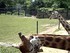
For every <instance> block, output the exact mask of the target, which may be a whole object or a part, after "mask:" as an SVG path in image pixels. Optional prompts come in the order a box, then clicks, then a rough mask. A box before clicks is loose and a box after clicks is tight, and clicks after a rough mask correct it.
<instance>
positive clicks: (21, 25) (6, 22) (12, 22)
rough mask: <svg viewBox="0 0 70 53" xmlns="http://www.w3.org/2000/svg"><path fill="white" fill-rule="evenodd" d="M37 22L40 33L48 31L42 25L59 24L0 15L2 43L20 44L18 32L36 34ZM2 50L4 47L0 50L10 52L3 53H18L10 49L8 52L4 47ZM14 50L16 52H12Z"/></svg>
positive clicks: (0, 39)
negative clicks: (37, 22)
mask: <svg viewBox="0 0 70 53" xmlns="http://www.w3.org/2000/svg"><path fill="white" fill-rule="evenodd" d="M36 21H39V32H42V31H44V30H47V29H46V27H42V26H41V25H46V24H57V23H58V21H57V20H56V19H52V20H49V19H32V18H24V17H22V16H17V15H0V42H11V43H18V42H20V39H19V37H18V32H22V33H23V34H24V35H29V34H35V33H36ZM1 48H2V47H0V50H2V49H3V50H4V51H7V50H8V52H2V51H0V52H1V53H17V52H15V51H16V49H15V50H14V49H13V48H12V50H11V48H8V49H7V50H6V49H5V48H4V47H3V48H2V49H1ZM13 50H14V52H10V51H13ZM18 53H19V52H18Z"/></svg>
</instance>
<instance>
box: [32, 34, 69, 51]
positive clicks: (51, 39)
mask: <svg viewBox="0 0 70 53" xmlns="http://www.w3.org/2000/svg"><path fill="white" fill-rule="evenodd" d="M32 36H38V38H39V39H40V40H41V42H42V44H43V46H46V47H52V48H58V49H63V50H68V51H70V36H68V35H54V34H33V35H32Z"/></svg>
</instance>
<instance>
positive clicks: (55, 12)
mask: <svg viewBox="0 0 70 53" xmlns="http://www.w3.org/2000/svg"><path fill="white" fill-rule="evenodd" d="M58 17H60V14H59V13H58V11H53V12H52V14H51V16H50V17H49V18H50V19H52V18H53V19H58Z"/></svg>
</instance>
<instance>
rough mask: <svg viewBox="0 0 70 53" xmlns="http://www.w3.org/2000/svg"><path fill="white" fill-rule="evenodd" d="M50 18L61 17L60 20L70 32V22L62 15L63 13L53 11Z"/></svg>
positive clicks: (69, 32)
mask: <svg viewBox="0 0 70 53" xmlns="http://www.w3.org/2000/svg"><path fill="white" fill-rule="evenodd" d="M50 18H57V19H59V22H60V23H61V24H62V26H63V27H64V28H65V30H66V31H67V32H68V34H70V24H69V23H68V22H67V21H66V20H65V19H64V18H63V17H62V15H61V14H59V13H58V12H57V11H53V12H52V15H51V16H50Z"/></svg>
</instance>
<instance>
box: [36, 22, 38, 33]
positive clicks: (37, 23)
mask: <svg viewBox="0 0 70 53" xmlns="http://www.w3.org/2000/svg"><path fill="white" fill-rule="evenodd" d="M36 26H37V34H38V21H37V25H36Z"/></svg>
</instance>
